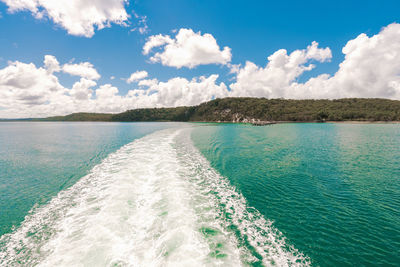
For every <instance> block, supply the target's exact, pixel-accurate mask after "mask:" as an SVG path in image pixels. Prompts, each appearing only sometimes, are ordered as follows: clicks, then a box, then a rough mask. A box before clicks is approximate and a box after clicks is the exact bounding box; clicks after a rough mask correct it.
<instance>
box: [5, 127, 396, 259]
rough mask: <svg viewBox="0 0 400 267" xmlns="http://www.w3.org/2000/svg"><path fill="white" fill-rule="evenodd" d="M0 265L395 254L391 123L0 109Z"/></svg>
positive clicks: (393, 134)
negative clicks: (62, 117)
mask: <svg viewBox="0 0 400 267" xmlns="http://www.w3.org/2000/svg"><path fill="white" fill-rule="evenodd" d="M0 266H146V267H147V266H400V124H351V123H286V124H275V125H270V126H263V127H256V126H251V125H246V124H222V123H215V124H214V123H172V122H171V123H170V122H149V123H111V122H107V123H106V122H1V123H0Z"/></svg>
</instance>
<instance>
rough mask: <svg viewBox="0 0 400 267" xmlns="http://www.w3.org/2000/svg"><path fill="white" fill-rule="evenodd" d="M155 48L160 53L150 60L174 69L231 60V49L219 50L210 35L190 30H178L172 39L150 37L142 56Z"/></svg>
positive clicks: (223, 63) (165, 36)
mask: <svg viewBox="0 0 400 267" xmlns="http://www.w3.org/2000/svg"><path fill="white" fill-rule="evenodd" d="M156 47H161V49H162V51H161V52H156V53H155V54H154V55H153V56H152V57H151V58H150V60H151V61H152V62H160V63H161V64H163V65H166V66H171V67H176V68H182V67H188V68H194V67H196V66H198V65H207V64H222V65H225V64H227V63H229V62H230V61H231V58H232V54H231V49H230V48H229V47H227V46H226V47H224V48H223V49H222V50H220V47H219V45H218V44H217V41H216V40H215V38H214V37H213V36H212V35H211V34H208V33H205V34H203V35H202V34H201V33H200V32H197V33H195V32H193V30H191V29H180V30H179V32H178V34H177V35H176V36H175V38H174V39H172V38H171V37H170V36H168V35H161V34H159V35H153V36H150V37H149V39H148V40H147V42H146V44H145V45H144V47H143V54H145V55H147V54H149V53H150V52H151V51H152V49H153V48H156Z"/></svg>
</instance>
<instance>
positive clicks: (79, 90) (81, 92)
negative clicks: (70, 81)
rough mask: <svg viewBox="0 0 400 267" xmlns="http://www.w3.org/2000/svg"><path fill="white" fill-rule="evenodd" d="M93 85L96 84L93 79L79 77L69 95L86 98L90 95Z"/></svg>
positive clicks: (78, 98) (79, 98) (81, 98)
mask: <svg viewBox="0 0 400 267" xmlns="http://www.w3.org/2000/svg"><path fill="white" fill-rule="evenodd" d="M94 86H96V82H95V81H92V80H88V79H85V78H81V79H80V81H79V82H76V83H74V85H73V86H72V89H71V90H70V91H69V95H71V96H73V97H75V99H77V100H88V99H90V98H91V96H92V93H93V90H92V89H91V88H92V87H94Z"/></svg>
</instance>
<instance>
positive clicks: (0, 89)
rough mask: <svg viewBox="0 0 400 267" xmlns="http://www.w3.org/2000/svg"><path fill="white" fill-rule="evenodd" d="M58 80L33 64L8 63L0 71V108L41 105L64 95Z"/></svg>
mask: <svg viewBox="0 0 400 267" xmlns="http://www.w3.org/2000/svg"><path fill="white" fill-rule="evenodd" d="M63 89H64V87H62V86H61V85H60V83H59V82H58V78H57V77H56V76H54V75H53V74H52V73H50V72H48V71H47V70H46V69H44V68H37V67H36V66H35V65H34V64H33V63H30V64H26V63H22V62H19V61H15V62H10V63H9V65H8V66H7V67H5V68H3V69H0V106H1V107H19V106H21V105H26V106H31V105H41V104H44V103H46V102H47V101H49V100H51V98H52V96H54V95H59V94H62V93H64V90H63Z"/></svg>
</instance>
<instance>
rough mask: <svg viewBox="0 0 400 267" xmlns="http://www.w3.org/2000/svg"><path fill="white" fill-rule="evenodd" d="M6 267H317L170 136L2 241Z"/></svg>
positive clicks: (94, 176)
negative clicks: (310, 266)
mask: <svg viewBox="0 0 400 267" xmlns="http://www.w3.org/2000/svg"><path fill="white" fill-rule="evenodd" d="M0 246H2V248H1V249H0V264H1V265H2V266H19V265H22V266H31V265H39V266H241V265H249V264H252V263H254V262H257V261H258V262H259V263H263V264H264V265H278V266H294V265H307V264H308V263H309V262H308V260H307V259H306V258H304V257H303V256H302V255H301V254H300V253H299V252H297V251H296V250H295V249H294V248H291V247H288V246H287V245H286V244H285V242H284V238H283V237H282V235H281V234H280V233H279V232H278V231H277V230H276V229H274V228H273V227H272V226H271V224H270V222H268V221H266V220H265V219H264V218H263V217H262V216H261V215H260V214H259V212H257V211H256V210H252V209H250V208H248V207H247V205H246V201H245V199H244V198H243V196H242V195H241V194H239V193H237V192H236V191H235V189H234V188H233V187H232V186H231V185H229V183H228V181H227V180H226V179H225V178H223V177H221V176H220V175H219V174H218V173H217V172H216V171H215V170H213V169H212V168H211V167H210V165H209V163H208V162H207V160H206V159H205V158H204V157H203V156H202V155H201V154H200V153H199V151H198V150H197V149H196V148H195V147H194V146H193V144H192V142H191V140H190V129H178V130H177V129H169V130H163V131H159V132H156V133H153V134H151V135H148V136H146V137H144V138H142V139H139V140H136V141H134V142H132V143H130V144H128V145H126V146H124V147H122V148H121V149H119V150H118V151H117V152H115V153H113V154H111V155H110V156H109V157H107V158H106V159H105V160H104V161H103V162H102V163H101V164H99V165H97V166H96V167H95V168H94V169H93V170H92V171H91V173H90V174H89V175H87V176H85V177H83V178H82V179H81V180H80V181H79V182H77V183H76V184H75V185H74V186H72V187H71V188H70V189H68V190H65V191H62V192H60V193H59V194H58V196H57V197H55V198H54V199H53V200H51V201H50V203H49V204H47V205H45V206H43V207H41V208H38V209H36V210H34V211H33V212H32V213H31V214H30V215H29V216H27V217H26V219H25V221H24V222H23V223H22V225H21V226H20V227H19V228H18V229H17V230H16V231H15V232H14V233H12V234H8V235H4V236H3V237H2V238H1V239H0Z"/></svg>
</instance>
